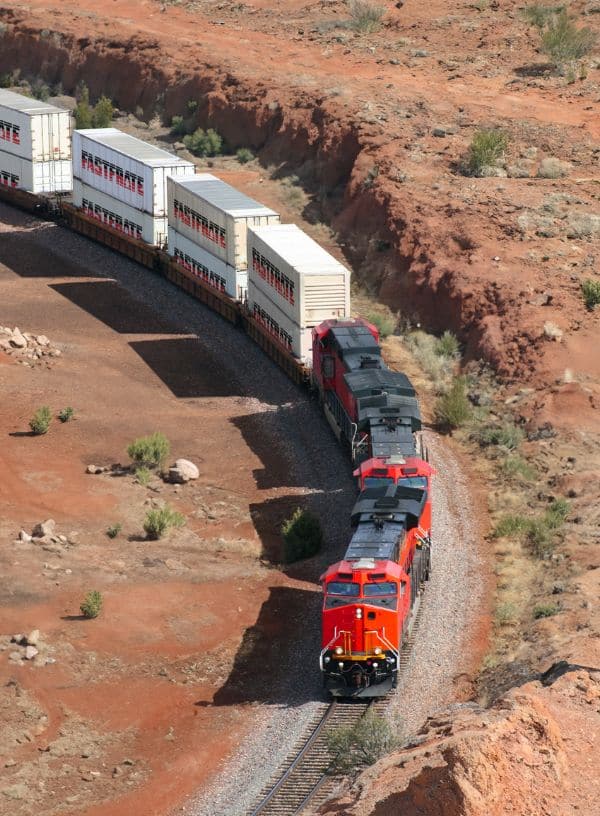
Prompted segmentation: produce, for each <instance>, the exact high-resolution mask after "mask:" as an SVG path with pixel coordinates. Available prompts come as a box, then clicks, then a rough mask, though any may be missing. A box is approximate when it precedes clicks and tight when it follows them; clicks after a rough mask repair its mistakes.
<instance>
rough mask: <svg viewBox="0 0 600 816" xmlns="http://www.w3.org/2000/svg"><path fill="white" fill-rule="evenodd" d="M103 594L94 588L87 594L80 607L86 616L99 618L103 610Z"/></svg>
mask: <svg viewBox="0 0 600 816" xmlns="http://www.w3.org/2000/svg"><path fill="white" fill-rule="evenodd" d="M102 601H103V599H102V594H101V593H100V592H98V590H96V589H94V590H92V591H91V592H88V594H87V595H86V596H85V598H84V599H83V601H82V602H81V605H80V607H79V609H80V610H81V614H82V615H84V616H85V617H86V618H97V617H98V615H99V614H100V611H101V610H102Z"/></svg>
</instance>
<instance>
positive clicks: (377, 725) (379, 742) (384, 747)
mask: <svg viewBox="0 0 600 816" xmlns="http://www.w3.org/2000/svg"><path fill="white" fill-rule="evenodd" d="M400 741H401V734H400V733H399V729H398V728H397V727H396V728H394V727H392V726H391V725H390V723H389V722H388V721H387V720H385V719H384V718H383V717H379V716H378V715H377V714H376V713H375V711H374V710H373V709H368V711H367V713H366V714H365V715H364V716H363V717H362V718H361V719H360V720H359V721H358V722H357V723H356V724H355V725H349V726H345V727H341V728H338V729H337V731H334V732H332V733H331V734H329V735H328V736H327V748H328V749H329V753H330V755H331V763H330V766H329V770H330V772H331V773H336V774H341V773H349V772H351V771H353V770H354V769H355V768H360V767H364V766H367V765H373V763H374V762H377V760H378V759H380V758H381V757H382V756H385V755H386V754H389V753H391V751H393V750H394V749H395V748H397V747H398V745H399V744H400Z"/></svg>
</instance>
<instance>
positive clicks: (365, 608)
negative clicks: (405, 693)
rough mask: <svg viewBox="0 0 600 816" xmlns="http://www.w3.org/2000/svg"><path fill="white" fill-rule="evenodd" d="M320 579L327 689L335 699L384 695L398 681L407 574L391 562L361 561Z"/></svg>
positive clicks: (407, 605)
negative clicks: (322, 595)
mask: <svg viewBox="0 0 600 816" xmlns="http://www.w3.org/2000/svg"><path fill="white" fill-rule="evenodd" d="M321 580H322V585H323V593H324V598H323V642H324V644H325V646H324V648H323V649H322V651H321V656H320V666H321V671H322V673H323V684H324V686H325V688H327V689H328V690H329V692H330V693H331V694H332V695H333V696H335V697H370V696H381V695H382V694H385V693H386V692H387V691H388V690H389V689H391V688H393V687H394V686H395V683H396V676H397V672H398V665H399V661H400V653H399V644H400V642H401V638H402V632H401V631H399V627H400V623H399V622H400V621H404V620H406V619H407V618H408V610H409V609H410V592H411V588H410V582H409V579H408V576H407V575H406V573H405V572H404V570H403V569H402V567H401V566H400V565H399V564H396V563H394V562H393V561H375V560H374V559H368V558H363V559H359V560H358V561H341V562H339V563H338V564H335V565H333V566H332V567H330V568H329V570H328V571H327V572H326V573H325V574H324V575H323V576H322V579H321Z"/></svg>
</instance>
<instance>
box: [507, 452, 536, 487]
mask: <svg viewBox="0 0 600 816" xmlns="http://www.w3.org/2000/svg"><path fill="white" fill-rule="evenodd" d="M501 469H502V472H503V474H504V475H505V476H506V477H507V478H509V479H522V480H523V481H525V482H532V481H533V480H534V479H535V477H536V470H535V468H534V467H533V466H532V465H530V464H529V462H526V461H525V459H523V458H522V457H521V456H507V458H506V459H504V461H503V462H502V465H501Z"/></svg>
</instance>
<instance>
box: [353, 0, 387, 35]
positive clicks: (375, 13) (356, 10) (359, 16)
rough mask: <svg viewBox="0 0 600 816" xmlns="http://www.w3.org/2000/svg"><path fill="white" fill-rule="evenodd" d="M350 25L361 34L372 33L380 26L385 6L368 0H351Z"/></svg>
mask: <svg viewBox="0 0 600 816" xmlns="http://www.w3.org/2000/svg"><path fill="white" fill-rule="evenodd" d="M349 8H350V17H351V26H352V28H353V29H354V30H355V31H358V32H360V33H361V34H373V33H374V32H375V31H379V29H380V28H381V20H382V18H383V15H384V13H385V7H384V6H379V5H377V4H376V3H370V2H369V1H368V0H351V3H350V7H349Z"/></svg>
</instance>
